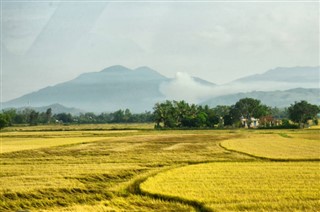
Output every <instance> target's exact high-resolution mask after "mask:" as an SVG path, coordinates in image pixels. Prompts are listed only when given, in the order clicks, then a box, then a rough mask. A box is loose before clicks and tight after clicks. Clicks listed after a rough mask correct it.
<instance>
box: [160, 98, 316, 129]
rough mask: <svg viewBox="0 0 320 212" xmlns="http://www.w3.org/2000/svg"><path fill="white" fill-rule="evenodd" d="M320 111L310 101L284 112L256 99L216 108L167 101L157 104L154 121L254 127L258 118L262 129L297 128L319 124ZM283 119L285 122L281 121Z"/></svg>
mask: <svg viewBox="0 0 320 212" xmlns="http://www.w3.org/2000/svg"><path fill="white" fill-rule="evenodd" d="M319 112H320V108H319V107H318V106H317V105H312V104H309V103H308V102H306V101H301V102H295V103H294V104H292V105H291V106H290V107H289V108H286V109H282V110H281V109H279V108H271V107H268V106H266V105H264V104H262V103H261V102H260V100H257V99H252V98H243V99H240V100H239V101H238V102H236V103H235V104H234V105H232V106H217V107H215V108H209V107H208V106H201V105H195V104H191V105H190V104H188V103H186V102H185V101H166V102H163V103H157V104H156V105H155V107H154V121H155V123H156V126H155V127H156V128H190V127H194V128H199V127H210V128H211V127H214V126H218V127H224V126H232V127H241V126H243V125H244V124H245V125H246V126H248V127H250V126H251V122H252V121H254V118H255V119H260V127H278V128H297V127H304V125H306V124H307V122H308V121H309V120H313V121H314V123H316V124H318V119H317V114H318V113H319ZM280 119H281V122H280V121H278V120H280ZM288 119H290V120H291V121H292V122H294V123H296V125H294V124H292V123H290V122H289V120H288ZM243 120H245V122H243ZM275 125H276V126H275Z"/></svg>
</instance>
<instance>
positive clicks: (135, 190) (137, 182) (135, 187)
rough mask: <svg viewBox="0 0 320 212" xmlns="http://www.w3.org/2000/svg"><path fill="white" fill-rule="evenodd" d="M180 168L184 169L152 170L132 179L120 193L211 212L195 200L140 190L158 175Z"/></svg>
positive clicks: (202, 211)
mask: <svg viewBox="0 0 320 212" xmlns="http://www.w3.org/2000/svg"><path fill="white" fill-rule="evenodd" d="M181 167H184V166H175V167H167V168H163V169H161V170H152V171H151V172H148V173H146V174H144V175H140V176H138V177H136V178H135V179H133V180H132V181H131V182H129V183H126V187H125V188H124V189H123V190H122V192H125V193H131V194H134V195H141V196H146V197H150V198H152V199H155V200H160V201H165V202H171V203H178V204H182V205H187V206H190V207H192V208H194V210H195V211H200V212H211V211H212V210H211V209H210V208H208V207H206V206H205V205H204V204H203V203H201V202H198V201H195V200H189V199H186V198H181V197H177V196H168V195H162V194H157V193H152V192H148V191H145V190H143V189H141V184H143V183H144V182H145V181H146V180H148V179H149V178H152V177H155V176H157V175H158V174H159V173H163V172H167V171H170V170H173V169H176V168H181Z"/></svg>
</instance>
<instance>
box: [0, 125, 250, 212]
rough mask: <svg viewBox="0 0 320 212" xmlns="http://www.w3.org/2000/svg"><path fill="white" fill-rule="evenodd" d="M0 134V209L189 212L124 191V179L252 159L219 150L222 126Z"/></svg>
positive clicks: (184, 206) (178, 205)
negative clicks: (214, 128)
mask: <svg viewBox="0 0 320 212" xmlns="http://www.w3.org/2000/svg"><path fill="white" fill-rule="evenodd" d="M81 133H83V134H81ZM2 135H3V139H7V140H6V142H7V144H3V146H2V149H3V153H2V154H1V164H0V168H1V172H0V185H1V188H0V196H1V201H0V211H17V210H22V209H28V210H31V211H35V210H48V211H63V210H66V211H99V210H100V211H112V210H113V211H121V210H122V211H131V210H137V211H141V210H142V211H190V210H193V207H192V206H189V205H187V204H183V203H176V202H174V201H162V200H158V199H154V198H151V197H145V196H141V195H139V194H136V193H135V192H134V191H128V187H130V182H131V181H132V179H134V178H137V177H138V178H139V176H142V175H145V174H146V173H149V172H150V171H156V172H157V171H161V170H163V169H166V168H170V167H176V166H184V165H188V164H193V163H203V162H208V161H233V160H237V161H238V160H239V161H248V160H254V159H251V158H250V157H248V156H243V155H241V154H238V153H230V152H227V151H225V150H224V149H222V148H221V147H220V146H219V142H220V141H221V140H223V139H225V138H229V137H234V136H235V135H234V134H229V132H222V131H217V132H215V131H145V130H142V131H135V130H134V131H132V130H130V131H99V130H98V131H97V130H93V131H79V130H76V131H67V132H65V131H39V132H30V131H27V130H25V131H21V132H14V131H12V132H5V133H3V134H2ZM93 135H94V136H95V138H96V139H97V140H96V141H93V140H91V139H92V138H93V137H94V136H93ZM74 136H75V137H74ZM38 139H39V140H38ZM55 139H57V140H55ZM73 139H74V141H75V143H72V142H71V143H70V142H69V141H71V140H73ZM77 140H78V142H77ZM35 141H39V143H40V144H41V146H36V145H34V146H33V147H34V148H33V149H29V150H26V149H25V147H24V146H23V145H21V144H22V143H23V142H25V143H30V144H31V143H33V144H34V142H35ZM55 141H56V143H55ZM57 141H60V143H59V142H57ZM10 142H12V144H11V146H14V147H15V149H14V151H13V150H12V148H9V147H10ZM19 142H20V143H19ZM52 144H54V145H55V146H52ZM132 183H133V181H132ZM121 185H126V186H121Z"/></svg>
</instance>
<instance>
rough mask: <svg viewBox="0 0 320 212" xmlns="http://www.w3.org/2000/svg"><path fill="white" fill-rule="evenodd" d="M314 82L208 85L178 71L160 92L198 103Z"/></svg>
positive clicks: (303, 85)
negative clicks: (224, 96) (219, 97)
mask: <svg viewBox="0 0 320 212" xmlns="http://www.w3.org/2000/svg"><path fill="white" fill-rule="evenodd" d="M317 87H318V85H317V84H315V83H298V82H297V83H289V82H275V81H263V82H262V81H257V82H248V83H243V82H231V83H228V84H223V85H216V86H209V85H207V84H202V83H200V82H198V81H196V80H195V79H194V78H193V77H192V76H190V75H189V74H187V73H183V72H178V73H176V76H175V78H174V79H173V80H171V81H170V82H166V83H162V84H161V85H160V92H161V93H162V94H163V95H165V97H166V99H168V100H185V101H187V102H189V103H195V104H199V103H201V102H204V101H206V100H208V99H211V98H214V97H218V96H223V95H228V94H235V93H241V92H251V91H276V90H288V89H293V88H317Z"/></svg>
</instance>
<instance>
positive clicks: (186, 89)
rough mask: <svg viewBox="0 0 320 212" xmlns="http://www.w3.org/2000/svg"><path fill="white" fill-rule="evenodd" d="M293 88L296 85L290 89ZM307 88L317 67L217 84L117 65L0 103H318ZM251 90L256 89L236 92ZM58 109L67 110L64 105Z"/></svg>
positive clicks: (96, 106) (88, 106)
mask: <svg viewBox="0 0 320 212" xmlns="http://www.w3.org/2000/svg"><path fill="white" fill-rule="evenodd" d="M192 81H193V82H192ZM298 87H301V88H300V89H292V88H298ZM307 88H319V67H294V68H275V69H272V70H269V71H267V72H265V73H263V74H256V75H252V76H248V77H244V78H240V79H238V80H235V81H233V82H231V83H228V84H225V85H216V84H214V83H212V82H209V81H206V80H203V79H200V78H198V77H196V76H193V77H191V80H190V76H189V75H184V74H182V75H180V78H179V76H177V77H176V78H174V79H171V78H167V77H165V76H163V75H161V74H160V73H158V72H157V71H155V70H153V69H151V68H149V67H146V66H143V67H139V68H137V69H133V70H132V69H129V68H126V67H124V66H120V65H117V66H111V67H108V68H105V69H103V70H101V71H99V72H90V73H84V74H81V75H80V76H78V77H77V78H75V79H73V80H70V81H67V82H64V83H60V84H57V85H55V86H49V87H46V88H43V89H41V90H39V91H36V92H32V93H29V94H26V95H24V96H21V97H19V98H16V99H13V100H11V101H8V102H4V103H3V104H2V105H3V108H8V107H15V108H19V107H26V106H31V107H43V106H44V105H53V104H56V103H58V104H61V105H63V106H65V107H66V108H79V110H83V111H88V112H95V113H101V112H113V111H116V110H118V109H125V108H128V109H130V110H131V111H132V112H134V113H139V112H144V111H146V110H147V111H151V110H152V108H153V106H154V104H155V103H157V102H160V101H164V100H166V99H173V98H174V99H185V100H187V101H191V100H193V99H194V100H195V101H196V102H194V103H197V104H199V101H203V100H204V99H206V100H207V101H206V102H205V103H207V104H209V105H211V106H214V105H218V104H226V105H230V104H234V103H235V102H236V101H238V100H239V99H240V98H243V97H252V98H257V99H261V100H262V101H263V102H264V103H265V104H267V105H270V106H288V105H290V104H291V103H293V102H294V101H298V100H301V99H304V100H307V101H309V102H311V103H317V104H319V90H317V89H307ZM252 90H259V91H257V92H248V93H240V92H244V91H252ZM270 90H271V91H270ZM223 93H225V94H226V93H228V94H230V95H223ZM232 93H233V94H232ZM235 93H236V94H235ZM213 97H214V98H213ZM190 99H191V100H190ZM57 111H58V109H57ZM61 111H63V112H65V111H67V110H66V109H65V108H64V109H63V110H61Z"/></svg>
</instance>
